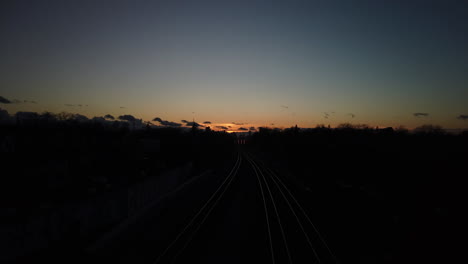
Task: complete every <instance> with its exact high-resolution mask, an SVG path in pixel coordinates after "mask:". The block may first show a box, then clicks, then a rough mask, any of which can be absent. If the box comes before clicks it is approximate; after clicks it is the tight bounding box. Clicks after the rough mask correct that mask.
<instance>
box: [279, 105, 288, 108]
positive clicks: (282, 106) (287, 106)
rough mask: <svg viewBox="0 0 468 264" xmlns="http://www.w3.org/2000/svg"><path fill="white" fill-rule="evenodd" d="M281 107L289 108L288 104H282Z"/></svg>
mask: <svg viewBox="0 0 468 264" xmlns="http://www.w3.org/2000/svg"><path fill="white" fill-rule="evenodd" d="M280 107H281V108H283V109H288V108H289V106H287V105H280Z"/></svg>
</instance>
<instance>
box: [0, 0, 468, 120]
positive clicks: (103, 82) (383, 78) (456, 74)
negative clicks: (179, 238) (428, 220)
mask: <svg viewBox="0 0 468 264" xmlns="http://www.w3.org/2000/svg"><path fill="white" fill-rule="evenodd" d="M467 3H468V2H466V1H377V0H374V1H371V0H367V1H174V0H173V1H115V0H114V1H110V0H109V1H46V0H42V1H3V2H2V4H1V9H0V10H1V11H0V12H1V13H0V34H1V36H2V41H1V43H0V57H1V58H2V60H1V61H0V77H1V78H0V87H2V88H1V91H2V92H1V94H0V95H1V96H4V97H6V98H18V99H22V100H23V99H27V100H35V101H38V102H40V104H37V105H25V104H22V105H8V106H4V108H9V109H8V110H10V111H13V112H14V111H17V110H34V111H43V110H51V111H80V112H82V113H84V114H88V115H102V114H106V113H114V114H123V113H129V114H134V115H136V116H141V117H143V118H145V119H152V118H153V117H154V116H162V117H163V118H164V119H171V120H180V119H186V118H190V117H191V115H193V114H192V112H195V113H196V116H195V117H196V118H200V119H203V120H205V119H206V120H212V121H213V122H216V123H219V124H221V123H226V122H231V121H239V122H241V121H242V122H247V123H250V124H255V125H264V123H265V124H269V123H276V124H278V125H281V126H289V125H291V124H295V123H298V124H300V125H302V126H313V125H315V124H317V123H331V124H332V125H334V124H337V123H341V122H359V123H368V124H370V125H380V126H384V125H389V126H390V125H391V126H395V125H400V124H402V125H406V126H409V127H413V126H416V125H419V124H422V123H437V124H441V125H443V126H446V127H468V124H467V123H468V122H467V121H463V120H460V119H457V118H456V117H457V116H458V115H461V114H467V113H468V109H467V108H468V107H467V105H468V104H467V103H466V98H468V87H467V84H468V77H466V76H467V75H468V74H466V73H467V72H468V63H467V61H468V48H467V47H468V4H467ZM64 104H83V105H84V104H88V105H89V107H87V108H86V109H69V108H67V107H66V106H64ZM282 105H283V106H288V108H284V107H281V106H282ZM120 106H125V107H126V108H125V109H122V108H120ZM24 108H27V109H24ZM324 112H326V113H328V114H327V115H325V114H324ZM331 112H335V114H329V113H331ZM416 112H424V113H429V115H428V116H426V117H415V116H414V115H413V113H416ZM350 113H352V114H353V115H354V116H355V117H354V118H352V115H350Z"/></svg>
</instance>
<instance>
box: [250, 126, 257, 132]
mask: <svg viewBox="0 0 468 264" xmlns="http://www.w3.org/2000/svg"><path fill="white" fill-rule="evenodd" d="M249 130H250V131H257V129H256V128H255V127H250V128H249Z"/></svg>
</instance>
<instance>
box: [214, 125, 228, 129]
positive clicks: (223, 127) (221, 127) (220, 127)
mask: <svg viewBox="0 0 468 264" xmlns="http://www.w3.org/2000/svg"><path fill="white" fill-rule="evenodd" d="M215 127H216V128H218V129H223V130H229V128H228V127H225V126H215Z"/></svg>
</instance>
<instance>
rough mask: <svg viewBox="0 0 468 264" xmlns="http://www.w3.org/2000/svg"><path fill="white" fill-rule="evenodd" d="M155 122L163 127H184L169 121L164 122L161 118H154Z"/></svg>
mask: <svg viewBox="0 0 468 264" xmlns="http://www.w3.org/2000/svg"><path fill="white" fill-rule="evenodd" d="M153 121H155V122H159V123H160V124H161V125H163V126H170V127H180V126H182V124H180V123H176V122H171V121H167V120H162V119H161V118H159V117H156V118H154V119H153Z"/></svg>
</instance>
